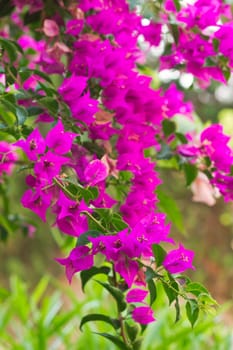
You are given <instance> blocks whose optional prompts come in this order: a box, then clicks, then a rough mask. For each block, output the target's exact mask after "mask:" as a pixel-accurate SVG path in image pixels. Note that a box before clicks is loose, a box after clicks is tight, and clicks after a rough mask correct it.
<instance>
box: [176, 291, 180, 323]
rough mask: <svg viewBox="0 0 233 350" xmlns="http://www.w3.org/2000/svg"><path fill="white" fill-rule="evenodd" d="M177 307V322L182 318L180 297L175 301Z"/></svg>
mask: <svg viewBox="0 0 233 350" xmlns="http://www.w3.org/2000/svg"><path fill="white" fill-rule="evenodd" d="M175 309H176V319H175V322H178V321H179V320H180V304H179V299H178V297H177V298H176V301H175Z"/></svg>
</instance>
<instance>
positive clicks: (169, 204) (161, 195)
mask: <svg viewBox="0 0 233 350" xmlns="http://www.w3.org/2000/svg"><path fill="white" fill-rule="evenodd" d="M156 193H157V196H158V199H159V203H158V207H159V209H160V210H161V211H163V212H165V213H166V214H167V217H168V219H169V220H171V221H172V223H173V224H174V225H175V226H176V227H177V229H178V230H179V231H180V232H182V233H185V228H184V224H183V217H182V214H181V211H180V209H179V208H178V206H177V204H176V202H175V200H174V199H173V198H172V197H170V196H168V195H167V194H166V193H165V192H164V191H162V190H161V189H160V188H158V189H157V190H156Z"/></svg>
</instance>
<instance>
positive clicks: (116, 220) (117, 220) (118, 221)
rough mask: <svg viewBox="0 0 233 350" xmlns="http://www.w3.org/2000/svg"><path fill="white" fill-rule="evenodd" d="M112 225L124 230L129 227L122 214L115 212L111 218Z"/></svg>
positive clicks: (117, 229)
mask: <svg viewBox="0 0 233 350" xmlns="http://www.w3.org/2000/svg"><path fill="white" fill-rule="evenodd" d="M111 225H112V226H113V228H114V229H115V230H116V231H122V230H124V229H125V228H127V227H128V225H127V224H126V222H125V221H123V220H122V218H121V216H120V215H119V214H117V213H114V214H113V215H112V218H111Z"/></svg>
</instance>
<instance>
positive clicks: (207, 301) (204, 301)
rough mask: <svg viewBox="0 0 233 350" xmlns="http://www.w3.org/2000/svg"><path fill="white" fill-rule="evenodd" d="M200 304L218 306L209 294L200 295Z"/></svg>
mask: <svg viewBox="0 0 233 350" xmlns="http://www.w3.org/2000/svg"><path fill="white" fill-rule="evenodd" d="M198 302H199V303H202V304H203V305H206V306H216V305H218V303H217V301H216V300H215V299H214V298H212V296H211V295H209V293H208V292H207V293H200V294H199V295H198Z"/></svg>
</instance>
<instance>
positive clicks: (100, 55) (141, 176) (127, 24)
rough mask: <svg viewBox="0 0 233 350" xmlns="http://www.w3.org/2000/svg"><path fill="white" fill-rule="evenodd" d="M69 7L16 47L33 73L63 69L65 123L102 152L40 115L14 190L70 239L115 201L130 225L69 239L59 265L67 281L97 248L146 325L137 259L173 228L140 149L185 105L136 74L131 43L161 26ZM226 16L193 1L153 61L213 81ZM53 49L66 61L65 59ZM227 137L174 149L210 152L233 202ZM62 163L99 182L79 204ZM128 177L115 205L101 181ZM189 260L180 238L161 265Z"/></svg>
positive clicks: (101, 4) (131, 15) (0, 167)
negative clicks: (28, 53) (26, 171)
mask: <svg viewBox="0 0 233 350" xmlns="http://www.w3.org/2000/svg"><path fill="white" fill-rule="evenodd" d="M14 3H15V5H17V6H18V8H19V9H21V7H22V6H23V2H22V1H18V0H17V1H16V0H15V1H14ZM42 6H43V5H42V2H41V1H33V2H32V3H30V11H31V12H34V11H37V10H40V9H41V7H42ZM165 9H166V11H165V13H163V15H162V17H161V18H162V20H163V21H165V22H166V21H167V23H168V25H169V18H170V14H171V11H174V6H173V2H172V1H166V6H165ZM200 9H201V11H200ZM69 11H70V14H71V15H72V18H70V19H69V20H67V22H66V23H64V22H62V23H60V22H59V21H60V19H56V16H55V17H54V18H52V19H45V20H44V22H43V28H42V32H43V33H44V34H45V40H41V41H40V42H37V41H35V40H33V39H29V36H27V35H24V36H22V37H21V38H20V39H19V40H18V43H19V45H21V46H22V48H23V49H27V48H32V49H34V50H35V55H33V58H32V62H31V68H32V69H33V68H34V67H36V66H37V65H40V67H41V68H42V69H43V71H44V72H46V73H61V74H62V77H63V81H62V83H61V84H60V86H59V88H58V93H59V97H58V99H59V102H61V101H62V102H65V103H66V104H67V105H68V106H69V108H70V111H71V120H69V122H70V123H71V125H72V126H75V127H76V128H77V129H78V130H80V134H81V136H82V135H83V134H84V133H87V134H88V138H89V140H90V141H91V142H92V143H93V144H94V147H96V148H98V149H100V153H101V155H100V156H99V155H98V156H97V155H96V154H93V152H92V151H90V150H89V149H88V147H87V148H86V147H85V144H81V145H80V142H79V136H80V135H78V134H76V133H74V132H71V131H67V128H65V127H64V126H65V125H66V124H65V120H63V119H65V118H63V115H62V112H61V113H60V115H59V116H58V118H57V117H55V116H53V115H47V114H43V115H40V117H39V119H38V121H40V122H43V121H45V122H49V123H50V122H53V121H54V120H56V119H57V123H56V124H55V126H53V128H51V130H50V131H49V132H48V133H47V135H46V136H45V137H43V136H42V134H41V133H40V131H39V129H38V128H36V129H34V131H33V132H32V133H30V135H29V136H28V137H27V138H26V139H25V140H18V141H17V142H16V143H15V145H14V146H17V147H20V148H21V149H22V150H23V151H24V152H25V154H26V155H27V157H28V159H29V161H30V162H31V163H32V173H31V174H30V175H28V176H27V178H26V183H27V185H28V187H29V189H27V190H26V192H25V193H24V195H23V197H22V204H23V205H24V207H26V208H29V209H31V210H32V211H34V212H35V213H36V214H37V215H38V216H39V217H40V218H41V219H42V220H43V221H46V215H47V212H48V209H49V208H51V212H52V214H53V215H54V216H55V222H54V225H57V227H58V228H59V229H60V230H61V231H62V232H63V233H64V234H67V235H70V236H73V237H77V238H79V237H80V236H82V235H83V234H84V233H85V232H87V231H88V230H89V221H88V217H93V216H92V215H94V214H95V210H96V209H97V208H113V210H115V208H119V211H120V213H121V215H122V217H123V219H124V221H125V223H126V226H127V227H126V228H125V229H123V230H121V231H120V232H114V233H113V232H111V230H109V231H110V232H107V234H106V232H100V234H99V236H97V237H92V236H91V235H90V236H88V237H87V240H88V243H87V244H85V245H77V246H76V247H75V248H74V249H73V250H72V251H71V252H70V254H69V256H68V257H66V258H60V259H57V261H58V262H59V263H60V264H62V265H64V266H65V268H66V275H67V278H68V280H69V282H71V280H72V277H73V275H74V274H75V273H76V272H79V271H82V270H87V269H90V268H91V267H92V266H93V265H94V256H95V255H96V254H102V255H104V257H105V259H106V261H107V262H110V263H111V264H112V265H113V266H114V270H115V271H116V272H117V273H119V275H120V276H121V278H122V279H123V280H124V281H125V284H126V285H127V288H128V289H131V288H132V290H130V291H129V292H128V294H127V297H126V300H127V302H128V303H134V302H136V303H141V304H143V305H140V306H137V307H135V308H134V311H133V313H132V317H133V318H134V320H135V321H137V322H140V323H143V324H147V323H149V322H152V321H153V320H154V316H153V311H152V309H151V308H150V307H149V306H147V305H146V303H145V302H144V299H145V298H146V295H147V292H146V291H145V287H146V279H145V269H144V267H142V264H140V263H139V262H140V261H141V260H143V261H144V262H145V264H148V266H149V265H150V264H151V259H152V258H153V259H154V255H153V250H152V245H153V244H160V243H163V242H167V243H172V244H173V243H174V241H173V240H172V239H171V238H169V237H168V235H169V229H170V225H168V224H166V222H165V220H166V217H165V214H163V213H159V212H158V208H157V207H156V203H157V201H158V199H157V197H156V188H157V186H158V185H159V184H160V183H161V180H160V179H159V177H158V174H157V172H156V170H155V166H156V164H155V162H154V161H152V159H151V157H148V156H145V154H146V150H147V149H148V148H152V149H154V150H155V151H157V150H160V147H161V145H160V140H161V139H162V138H163V132H162V122H163V121H164V119H168V118H172V117H173V116H174V115H175V114H177V113H182V114H184V115H186V116H188V117H190V116H191V114H192V106H191V104H190V103H187V102H184V100H183V94H182V93H181V92H180V91H178V90H177V88H176V87H175V85H171V86H170V87H169V88H168V89H167V90H166V91H163V90H162V89H157V90H154V89H152V88H151V87H150V83H151V78H149V77H147V76H144V75H141V74H139V73H138V71H137V63H139V62H140V61H141V60H143V59H144V57H143V54H142V52H141V50H140V49H139V47H138V45H137V43H138V38H139V37H140V36H142V35H143V37H144V39H145V40H146V41H148V42H149V43H151V44H152V45H158V44H159V43H160V41H161V40H162V24H161V23H155V22H153V21H151V22H150V24H149V25H148V26H143V25H142V19H141V16H139V15H138V14H137V13H136V12H133V11H130V9H129V6H128V4H127V3H126V1H125V0H115V1H110V0H82V1H78V2H77V6H72V7H71V8H69ZM210 13H211V16H209V14H210ZM222 16H225V17H227V18H229V16H230V14H229V6H225V5H222V3H221V2H219V1H218V0H216V1H214V2H211V4H208V3H207V2H206V1H204V0H198V1H197V2H196V3H195V4H194V5H188V6H187V7H185V8H183V9H181V10H180V11H178V13H177V16H176V20H177V21H178V22H179V23H182V25H181V26H180V27H179V40H178V43H174V44H173V45H172V54H171V55H169V56H164V57H163V58H162V59H161V68H165V67H169V68H170V67H175V66H176V65H186V71H188V72H190V73H192V74H193V75H195V76H196V77H197V78H198V79H200V80H202V81H203V82H205V83H209V81H210V79H211V78H214V79H217V80H220V81H225V77H224V73H223V68H224V67H220V66H218V65H215V66H214V67H206V66H205V63H206V60H207V59H208V58H210V57H211V58H213V59H218V60H219V61H218V62H221V55H226V56H227V57H229V59H230V57H231V50H230V47H229V42H228V40H227V39H226V40H225V39H224V40H221V38H222V37H223V36H224V31H225V30H226V29H227V28H228V27H227V24H221V25H220V24H217V23H219V20H220V18H221V17H222ZM60 24H61V27H63V29H62V30H60ZM216 25H217V26H218V29H217V30H215V31H214V32H213V33H212V34H211V35H208V36H207V35H206V34H205V30H206V28H207V29H208V28H209V27H211V26H216ZM228 26H229V24H228ZM194 29H198V30H194ZM229 30H230V29H229ZM215 39H216V40H217V39H218V40H219V41H220V45H219V50H220V53H217V52H216V50H215V49H214V44H213V42H214V40H215ZM38 51H41V52H40V54H39V53H38ZM61 55H65V56H66V58H67V66H65V64H64V63H63V61H62V60H61ZM34 78H35V77H34V76H32V77H30V78H29V80H27V81H26V83H24V88H25V89H35V88H36V84H37V82H38V80H40V79H39V78H38V77H36V78H35V79H34ZM227 142H228V138H227V137H226V136H225V135H224V134H223V133H222V129H221V127H220V126H219V125H215V126H212V127H210V128H208V129H206V130H205V131H203V133H202V134H201V138H200V145H198V146H195V145H194V146H192V145H190V144H188V145H183V146H180V147H179V148H178V152H179V154H181V155H182V156H184V157H187V158H189V159H191V161H192V162H194V161H195V162H197V161H199V160H200V159H203V158H205V157H208V158H209V159H210V160H211V172H212V173H213V178H212V180H211V182H212V184H213V185H215V186H217V187H218V188H219V190H220V192H221V193H222V194H223V195H224V196H225V197H226V198H228V199H232V198H233V196H232V189H233V180H232V177H231V176H230V172H231V167H232V161H233V155H232V151H231V150H230V148H229V147H228V146H227ZM11 147H13V146H9V145H7V144H6V143H3V142H1V143H0V161H1V162H0V175H1V173H2V172H3V171H4V172H6V173H8V174H9V173H10V172H11V169H12V163H13V162H14V161H15V160H16V159H17V157H16V156H15V153H13V151H12V148H11ZM223 155H224V156H223ZM6 160H7V161H6ZM68 168H72V169H73V170H74V172H75V175H76V183H77V184H78V186H80V188H82V189H88V188H90V187H93V186H95V187H96V188H97V189H98V197H97V198H95V199H91V200H89V201H87V200H86V201H85V200H84V199H83V198H82V199H79V198H78V196H76V195H74V194H72V193H69V191H68V190H67V188H68V187H67V184H68V182H67V178H68V175H67V173H66V170H67V169H68ZM201 170H203V169H201ZM126 172H129V173H130V185H129V191H128V193H126V194H125V195H124V196H123V199H122V200H120V201H118V200H117V199H116V198H114V197H113V196H111V195H110V194H109V193H108V185H109V183H110V181H111V179H112V178H115V180H116V182H117V181H119V182H120V180H119V174H123V173H126ZM193 255H194V253H193V252H192V251H190V250H187V249H185V248H184V247H183V246H182V245H179V248H177V249H173V250H171V251H169V252H168V253H167V254H166V256H165V259H164V261H163V263H162V266H163V267H164V269H165V270H166V271H167V272H169V273H171V274H177V273H182V272H184V271H185V270H187V269H190V268H191V269H193V268H194V267H193V263H192V262H193ZM135 285H136V286H137V288H135V287H134V286H135ZM138 287H139V288H138Z"/></svg>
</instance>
